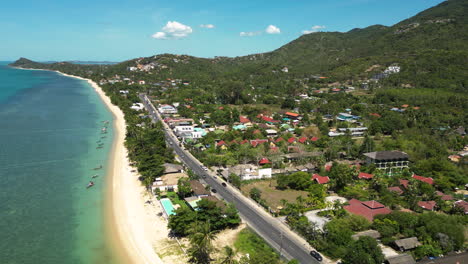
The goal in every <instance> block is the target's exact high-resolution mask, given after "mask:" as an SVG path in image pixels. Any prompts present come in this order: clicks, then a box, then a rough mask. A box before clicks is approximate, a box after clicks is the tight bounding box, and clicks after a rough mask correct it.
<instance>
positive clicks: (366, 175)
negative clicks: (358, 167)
mask: <svg viewBox="0 0 468 264" xmlns="http://www.w3.org/2000/svg"><path fill="white" fill-rule="evenodd" d="M373 177H374V174H370V173H365V172H360V173H359V175H358V178H359V179H366V180H370V179H372V178H373Z"/></svg>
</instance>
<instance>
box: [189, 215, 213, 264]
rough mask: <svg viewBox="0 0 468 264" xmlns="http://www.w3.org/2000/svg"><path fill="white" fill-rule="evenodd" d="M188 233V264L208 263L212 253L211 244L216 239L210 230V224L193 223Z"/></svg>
mask: <svg viewBox="0 0 468 264" xmlns="http://www.w3.org/2000/svg"><path fill="white" fill-rule="evenodd" d="M190 233H191V235H190V236H189V240H190V248H189V250H188V252H189V256H190V262H191V263H196V264H208V263H210V261H211V258H210V254H211V252H212V251H213V244H212V242H213V240H214V239H215V238H216V234H215V232H214V231H212V230H211V225H210V223H209V222H205V223H198V222H195V223H194V224H193V225H192V227H191V232H190Z"/></svg>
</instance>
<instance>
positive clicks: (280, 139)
mask: <svg viewBox="0 0 468 264" xmlns="http://www.w3.org/2000/svg"><path fill="white" fill-rule="evenodd" d="M281 141H284V138H282V137H279V138H277V139H276V140H275V143H279V142H281Z"/></svg>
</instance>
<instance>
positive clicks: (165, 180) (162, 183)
mask: <svg viewBox="0 0 468 264" xmlns="http://www.w3.org/2000/svg"><path fill="white" fill-rule="evenodd" d="M181 178H188V175H187V174H185V173H168V174H164V175H163V176H161V177H159V178H156V180H155V181H154V182H153V185H152V186H151V191H152V192H153V193H154V192H155V191H156V189H159V191H161V192H164V191H166V192H177V183H178V182H179V179H181Z"/></svg>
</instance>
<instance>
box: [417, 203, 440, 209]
mask: <svg viewBox="0 0 468 264" xmlns="http://www.w3.org/2000/svg"><path fill="white" fill-rule="evenodd" d="M418 206H419V207H421V208H422V209H426V210H429V211H434V208H435V207H436V206H437V203H436V202H435V201H419V202H418Z"/></svg>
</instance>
